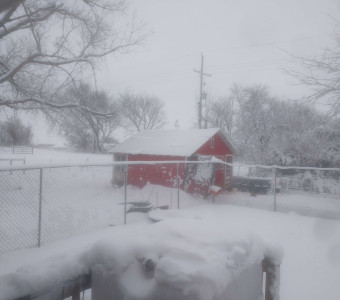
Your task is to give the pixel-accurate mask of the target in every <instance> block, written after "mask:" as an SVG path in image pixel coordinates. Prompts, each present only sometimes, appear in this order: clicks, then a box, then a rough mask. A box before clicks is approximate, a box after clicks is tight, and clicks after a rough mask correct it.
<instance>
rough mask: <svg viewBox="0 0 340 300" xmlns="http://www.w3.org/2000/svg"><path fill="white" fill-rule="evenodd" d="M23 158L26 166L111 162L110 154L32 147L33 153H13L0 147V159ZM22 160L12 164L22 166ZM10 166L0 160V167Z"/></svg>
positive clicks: (7, 162) (10, 149)
mask: <svg viewBox="0 0 340 300" xmlns="http://www.w3.org/2000/svg"><path fill="white" fill-rule="evenodd" d="M11 158H13V159H18V158H19V159H23V158H24V159H25V165H26V166H32V165H34V166H36V165H55V164H68V163H69V164H76V163H79V164H86V163H98V164H101V163H112V161H113V157H112V154H92V153H82V152H67V151H58V150H53V149H40V148H34V153H33V154H13V153H12V148H8V147H0V159H11ZM23 165H24V164H23V162H22V161H13V166H23ZM8 166H10V162H9V161H0V168H2V167H3V168H5V167H8Z"/></svg>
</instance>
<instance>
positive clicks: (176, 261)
mask: <svg viewBox="0 0 340 300" xmlns="http://www.w3.org/2000/svg"><path fill="white" fill-rule="evenodd" d="M265 252H266V246H265V245H264V243H263V242H262V241H261V239H259V238H258V237H256V236H255V235H252V234H249V233H240V232H235V230H233V232H230V231H227V230H225V229H224V228H218V227H216V226H212V225H211V223H210V224H209V223H206V222H204V221H202V220H194V219H180V218H176V219H175V220H165V221H162V222H159V223H156V224H153V225H149V226H148V227H145V226H140V227H138V228H134V229H133V230H129V231H126V230H123V231H121V232H119V233H116V234H115V236H112V238H110V239H105V240H101V241H99V242H98V243H97V244H96V245H95V246H94V248H93V250H92V252H91V258H90V261H91V263H90V264H91V265H92V266H93V267H92V271H93V277H92V278H93V287H92V291H93V299H95V300H96V299H106V297H108V296H109V295H110V296H111V297H112V296H114V298H115V299H160V296H161V295H162V297H161V298H162V299H202V300H203V299H204V300H209V299H220V297H221V296H222V295H225V291H226V288H227V286H228V285H230V284H231V283H232V282H233V281H234V280H235V279H236V278H238V276H240V275H241V274H242V272H243V271H244V270H247V269H248V268H249V267H250V266H253V265H257V266H260V265H261V261H262V260H263V258H264V254H265ZM271 252H273V251H271ZM259 274H260V277H261V278H260V279H261V280H262V273H261V269H260V273H259ZM103 282H105V283H103ZM260 287H261V282H260ZM167 295H168V296H167Z"/></svg>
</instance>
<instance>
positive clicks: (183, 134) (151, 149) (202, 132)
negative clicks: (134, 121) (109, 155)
mask: <svg viewBox="0 0 340 300" xmlns="http://www.w3.org/2000/svg"><path fill="white" fill-rule="evenodd" d="M219 130H220V129H219V128H209V129H188V130H179V129H178V130H150V131H143V132H140V133H138V134H136V135H135V136H133V137H131V138H129V139H128V140H126V141H125V142H123V143H121V144H119V145H117V146H116V147H114V148H113V151H112V152H114V153H128V154H150V155H171V156H190V155H192V154H193V153H195V151H196V150H198V149H199V148H200V147H201V146H203V144H205V143H206V142H207V141H208V140H209V139H210V138H211V137H212V136H214V135H215V134H216V133H217V132H218V131H219Z"/></svg>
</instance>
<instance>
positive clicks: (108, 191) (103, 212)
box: [0, 161, 340, 253]
mask: <svg viewBox="0 0 340 300" xmlns="http://www.w3.org/2000/svg"><path fill="white" fill-rule="evenodd" d="M230 166H231V165H230V164H228V163H211V162H209V163H207V162H204V161H203V162H202V161H200V162H191V161H190V162H183V161H178V162H168V161H167V162H116V163H111V164H102V165H98V164H84V165H79V164H78V165H55V166H35V167H32V166H31V167H29V166H26V167H23V166H11V167H5V168H0V253H4V252H8V251H13V250H15V249H21V248H28V247H36V246H40V245H42V244H45V243H47V242H50V241H54V240H57V239H61V238H66V237H69V236H72V235H75V234H78V233H82V232H87V231H90V230H93V229H96V228H103V227H106V226H115V225H120V224H126V223H131V222H135V221H138V220H139V219H143V218H145V215H143V212H145V211H147V210H149V209H150V208H162V209H179V208H186V207H190V206H193V205H197V204H200V203H206V202H207V201H210V202H214V201H215V202H220V203H227V204H236V205H246V206H250V207H257V208H264V209H270V210H274V211H276V210H279V211H296V212H298V213H305V212H306V214H310V215H313V214H314V215H317V216H321V217H332V218H338V219H340V184H339V180H340V169H334V168H333V169H313V168H284V167H278V166H269V167H268V166H248V165H236V164H234V165H233V169H234V176H233V178H232V186H231V187H230V186H229V185H228V184H227V182H223V181H221V180H222V179H221V178H222V177H221V174H223V172H225V173H226V171H227V170H226V168H227V167H229V168H230ZM241 169H242V170H241ZM219 186H220V187H221V189H220V188H219ZM299 201H300V202H301V207H299V206H298V205H297V204H298V203H300V202H299ZM313 201H315V203H316V204H315V205H314V204H313V205H314V206H315V212H314V211H312V210H311V209H310V207H309V208H308V209H309V211H307V210H306V207H304V206H305V204H306V203H307V202H308V203H314V202H313ZM334 201H337V202H336V203H337V205H338V207H339V209H338V211H336V210H334V209H333V211H331V210H332V207H334V203H335V202H334ZM327 205H329V207H330V209H327Z"/></svg>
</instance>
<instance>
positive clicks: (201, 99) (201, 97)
mask: <svg viewBox="0 0 340 300" xmlns="http://www.w3.org/2000/svg"><path fill="white" fill-rule="evenodd" d="M203 64H204V56H203V54H201V70H200V71H197V70H194V72H196V73H198V74H200V99H199V102H198V128H199V129H201V128H202V101H203V98H205V97H206V96H205V97H204V96H203V85H204V76H209V77H210V76H211V74H207V73H204V72H203Z"/></svg>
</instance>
